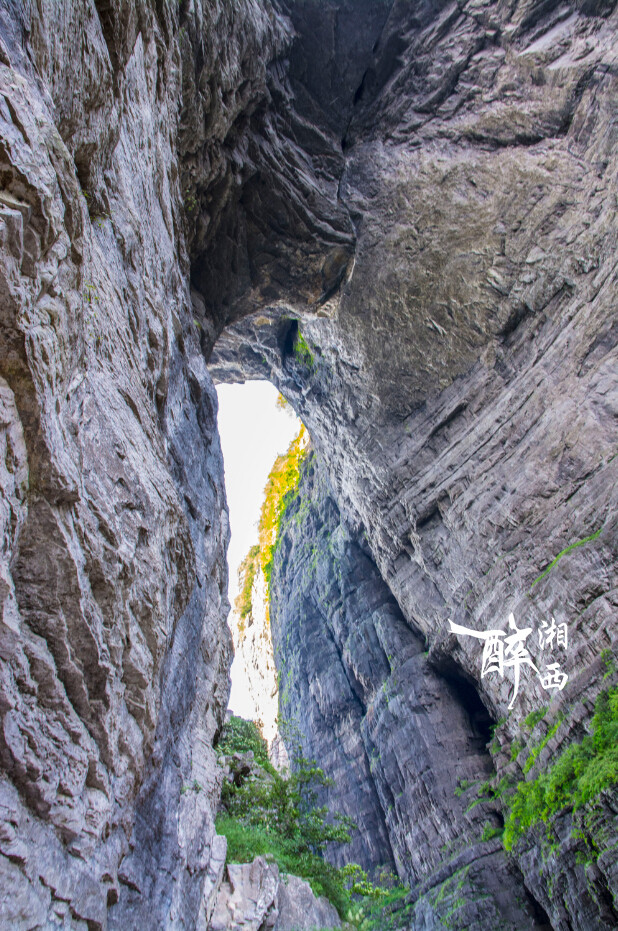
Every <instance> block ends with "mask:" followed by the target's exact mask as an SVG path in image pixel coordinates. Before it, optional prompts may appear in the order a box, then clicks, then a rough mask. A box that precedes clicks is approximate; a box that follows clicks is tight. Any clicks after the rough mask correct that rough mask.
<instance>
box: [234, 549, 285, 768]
mask: <svg viewBox="0 0 618 931" xmlns="http://www.w3.org/2000/svg"><path fill="white" fill-rule="evenodd" d="M255 562H256V568H255V575H254V577H253V584H252V585H251V596H250V608H249V610H248V611H247V613H246V614H244V615H243V614H242V613H241V610H240V609H239V605H238V604H237V605H235V606H234V608H233V610H232V612H231V613H230V621H229V623H230V628H231V631H232V639H233V642H234V656H235V660H236V662H237V663H238V664H239V665H240V667H241V669H242V671H243V677H242V681H243V686H244V688H245V692H246V694H245V696H244V697H245V698H246V699H247V702H248V703H249V704H250V706H251V715H250V716H251V719H252V720H253V721H256V722H258V723H259V725H260V730H261V733H262V736H263V737H264V739H265V740H266V741H267V743H268V747H269V750H270V748H272V746H273V742H274V741H275V739H276V738H277V737H278V733H279V731H278V728H277V718H278V715H279V687H278V682H277V670H276V668H275V660H274V656H273V643H272V637H271V633H270V610H269V603H268V596H269V593H268V588H267V586H266V580H265V578H264V572H263V570H262V566H261V565H260V564H259V560H258V559H257V557H256V560H255ZM239 581H240V583H241V586H242V584H243V582H244V578H239ZM234 710H235V709H232V711H234ZM278 744H279V741H277V746H278Z"/></svg>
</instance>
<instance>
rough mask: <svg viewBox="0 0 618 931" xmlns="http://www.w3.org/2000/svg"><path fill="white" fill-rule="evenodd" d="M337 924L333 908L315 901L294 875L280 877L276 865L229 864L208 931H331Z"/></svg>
mask: <svg viewBox="0 0 618 931" xmlns="http://www.w3.org/2000/svg"><path fill="white" fill-rule="evenodd" d="M340 927H341V921H340V919H339V915H338V914H337V912H336V911H335V909H334V908H333V906H332V905H331V904H330V903H329V902H328V900H327V899H324V898H316V896H315V895H314V894H313V892H312V891H311V886H310V885H309V883H308V882H305V880H303V879H299V878H298V876H284V875H281V874H280V873H279V868H278V867H277V864H276V863H269V862H267V861H266V860H265V859H264V857H256V858H255V860H254V861H253V863H230V865H229V866H228V868H227V879H226V880H224V882H223V883H222V885H221V889H220V891H219V895H218V898H217V902H216V906H215V910H214V913H213V916H212V919H211V923H210V925H209V929H210V931H245V929H246V931H315V929H316V928H319V929H320V931H322V929H324V931H333V929H334V928H340Z"/></svg>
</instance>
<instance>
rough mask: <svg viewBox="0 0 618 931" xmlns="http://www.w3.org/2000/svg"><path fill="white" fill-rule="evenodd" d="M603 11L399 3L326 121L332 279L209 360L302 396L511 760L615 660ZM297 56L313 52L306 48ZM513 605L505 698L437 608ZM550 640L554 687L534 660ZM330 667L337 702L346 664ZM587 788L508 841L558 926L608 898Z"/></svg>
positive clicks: (354, 500) (372, 549) (500, 621)
mask: <svg viewBox="0 0 618 931" xmlns="http://www.w3.org/2000/svg"><path fill="white" fill-rule="evenodd" d="M303 10H306V7H304V8H303ZM295 15H296V16H297V17H299V18H300V19H299V31H301V30H302V18H303V16H304V15H305V13H304V12H303V13H302V14H301V13H300V12H298V13H294V11H293V12H292V16H293V17H294V16H295ZM616 15H617V14H616V11H615V8H614V5H613V4H585V5H584V4H579V5H572V6H558V5H557V4H551V3H550V4H511V5H506V4H501V3H498V4H483V3H474V4H446V3H445V4H431V5H430V4H419V5H418V6H416V7H414V9H413V10H412V8H410V6H409V5H406V4H401V5H399V4H395V5H393V7H392V8H391V9H390V13H389V17H388V19H387V21H386V23H385V25H384V27H383V29H382V31H381V33H380V35H379V36H378V37H376V42H375V43H374V47H373V50H372V53H371V55H370V56H369V57H368V59H367V67H366V71H365V77H364V80H363V81H362V82H361V83H360V84H359V86H358V89H357V93H356V94H355V98H356V102H355V105H354V106H353V107H352V108H351V110H350V111H349V122H348V124H347V125H346V129H345V134H343V133H342V145H343V151H344V154H345V170H344V172H343V174H342V176H341V183H340V188H339V191H340V197H341V199H342V201H343V202H344V203H345V204H346V206H347V207H348V209H349V211H350V216H351V217H352V220H353V222H354V229H355V234H356V237H357V242H356V251H355V258H354V265H353V267H352V266H350V267H349V268H348V272H347V276H348V277H347V280H346V281H344V282H343V283H342V285H341V288H340V290H339V292H337V294H336V295H335V296H332V297H331V298H330V299H329V300H326V301H325V302H324V303H323V304H322V305H321V306H320V307H318V308H316V309H314V311H313V312H311V308H302V307H299V306H298V305H297V304H293V303H292V302H290V304H289V306H288V307H287V309H286V310H284V311H282V310H281V309H280V308H273V309H271V310H270V311H269V313H267V314H262V315H261V316H260V317H259V318H258V317H250V318H248V319H246V320H244V321H242V322H240V323H237V324H236V325H234V326H232V327H230V328H228V329H227V330H226V331H225V332H224V334H223V335H222V337H221V338H220V340H219V342H218V343H217V345H216V347H215V351H214V354H213V357H212V360H211V364H212V368H213V371H214V372H215V374H216V377H218V378H225V379H235V378H248V377H269V378H271V379H273V380H274V381H275V383H276V384H277V386H278V387H279V388H280V390H281V391H282V392H283V394H284V395H285V396H286V397H287V398H288V399H289V400H290V401H291V403H292V404H293V405H294V406H295V408H296V410H297V412H298V413H299V415H300V416H301V417H302V419H303V421H304V422H305V423H306V424H307V426H308V428H309V430H310V433H311V436H312V440H313V443H314V445H315V449H316V453H317V456H318V458H319V459H320V460H321V462H322V463H323V466H324V468H325V469H326V471H327V473H328V479H329V482H330V485H331V488H332V493H333V496H334V498H335V500H336V501H337V506H338V508H339V511H340V513H342V514H343V516H344V519H345V522H346V525H347V527H348V528H349V532H350V533H351V535H352V538H353V539H355V540H359V539H363V540H364V541H365V542H364V543H363V546H365V547H366V549H367V551H368V552H369V553H370V555H371V558H372V559H373V561H374V562H375V565H376V566H377V568H378V570H379V574H380V575H381V577H382V579H383V580H384V581H385V582H386V584H387V586H388V589H389V590H390V592H391V594H392V595H393V596H394V598H395V600H396V602H397V604H398V607H399V609H400V611H401V613H402V616H403V618H404V620H405V623H406V625H407V626H408V628H409V629H410V631H411V633H413V634H415V635H417V636H420V637H421V638H422V640H424V642H425V644H426V649H428V651H429V659H430V661H431V663H432V665H433V667H434V669H435V670H436V672H438V673H440V674H442V675H443V676H445V677H447V678H448V677H450V678H451V679H452V680H455V681H457V682H461V681H464V682H466V683H468V684H469V685H472V686H473V688H474V695H475V696H476V697H470V701H471V702H472V703H473V704H472V707H475V706H477V705H476V703H477V700H478V702H480V704H481V706H482V707H483V708H484V709H485V711H486V713H487V715H488V716H489V718H490V720H491V721H493V722H495V723H496V724H498V723H499V725H500V726H499V728H498V730H497V733H496V737H495V742H494V748H495V749H496V751H497V752H496V754H495V760H494V762H495V764H496V766H497V769H498V772H499V773H500V774H505V773H506V771H507V769H508V770H509V773H510V774H511V775H512V776H513V778H514V779H515V780H517V779H522V778H525V779H527V780H532V779H534V778H535V777H536V776H538V775H539V773H540V772H541V771H542V770H543V768H544V767H547V766H548V765H549V763H550V762H551V761H552V760H553V759H556V758H557V757H558V756H559V754H560V752H561V751H562V750H564V749H565V748H566V747H568V746H569V745H570V744H572V743H573V742H576V741H578V740H580V739H581V738H582V737H583V736H584V735H585V734H586V733H587V732H588V731H589V729H590V723H591V716H592V712H593V708H594V702H595V699H596V696H597V695H598V694H599V693H600V692H601V691H603V690H605V689H606V688H607V687H608V686H609V685H611V684H612V680H611V678H610V679H609V680H608V679H606V678H604V677H605V676H606V671H607V667H606V665H605V663H604V662H603V660H602V658H601V655H602V654H603V652H604V651H605V650H611V649H612V645H614V648H615V640H616V622H615V618H616V539H617V536H616V490H615V489H616V467H617V466H616V458H615V448H616V412H617V405H618V392H617V386H616V376H615V372H616V326H615V309H614V306H613V304H614V302H613V293H614V290H615V284H616V268H615V255H616V245H617V242H616V225H615V222H614V216H615V198H616V192H617V187H616V136H615V124H614V122H613V118H612V117H611V115H610V114H611V112H612V104H611V101H612V99H613V96H614V95H615V92H616V78H615V73H614V71H615V69H614V64H613V62H614V58H615V51H616V25H617V20H616ZM330 28H335V30H336V27H332V24H328V25H324V29H330ZM301 35H302V32H301ZM296 41H297V43H298V44H302V43H303V42H304V41H307V42H309V43H310V42H311V41H313V40H308V39H307V40H305V39H304V38H303V37H299V38H298V39H297V40H296ZM316 41H320V40H319V39H318V40H316ZM331 47H337V43H336V42H334V43H333V45H332V46H331ZM299 54H300V52H299ZM293 55H294V52H292V56H293ZM304 60H305V62H306V59H304ZM322 72H324V69H322ZM295 80H296V81H297V82H298V83H299V84H302V85H303V87H304V88H305V90H306V88H307V87H308V86H309V85H310V84H311V82H319V77H318V75H317V73H315V72H313V71H312V70H311V68H310V65H309V64H308V63H307V62H306V68H305V71H304V72H303V73H302V74H300V72H299V73H296V76H295ZM327 80H328V78H327V77H325V78H324V81H326V82H327ZM295 86H296V85H295ZM303 93H304V92H303V89H302V88H301V89H299V90H298V92H297V100H298V101H304V100H305V99H306V98H305V96H303ZM311 97H312V104H313V105H315V101H316V94H312V95H311ZM299 105H301V104H299ZM324 120H325V125H326V122H327V120H326V117H324ZM301 337H302V338H301ZM307 545H309V542H307ZM290 571H291V572H292V577H293V571H294V570H293V569H291V570H290ZM286 579H287V570H286ZM283 597H285V595H283ZM511 614H512V615H513V617H514V622H515V623H516V624H517V626H518V627H519V629H520V630H523V629H528V628H530V631H531V635H530V639H529V640H528V647H529V648H530V651H531V652H530V657H531V659H532V661H533V662H534V663H535V665H536V666H537V668H538V670H539V673H540V674H539V675H537V674H536V672H535V671H534V670H533V669H532V668H531V667H530V666H526V668H524V669H523V670H522V679H521V684H520V687H519V692H518V695H517V698H516V700H515V702H514V703H513V694H514V680H513V676H512V675H510V674H507V675H504V676H500V675H493V676H491V675H487V676H485V677H483V678H482V677H481V652H482V650H481V648H480V647H479V641H478V640H477V639H475V638H474V637H470V636H467V637H466V636H456V635H454V634H452V633H450V627H449V624H448V620H449V619H451V620H452V621H453V622H455V623H456V624H459V625H462V626H465V627H467V628H471V629H473V630H476V631H477V632H483V631H486V630H488V629H496V628H498V629H500V630H501V631H504V632H505V634H506V633H508V632H509V631H508V628H507V624H508V619H509V616H510V615H511ZM551 618H554V619H555V621H556V624H558V625H566V627H567V629H568V636H569V647H568V650H567V651H564V652H562V653H561V652H560V651H558V652H556V653H554V654H553V655H552V653H551V651H549V652H548V653H547V654H545V653H544V652H543V649H542V646H541V641H540V640H539V636H538V634H539V631H540V630H542V629H543V626H544V625H545V624H547V625H549V624H550V622H551ZM324 624H325V625H326V627H327V629H329V628H328V624H332V619H331V618H329V617H328V615H326V616H325V618H324ZM325 636H326V635H325ZM325 642H326V641H325ZM327 642H328V643H329V647H328V649H329V650H330V649H332V644H331V643H330V635H328V637H327ZM312 652H313V649H312ZM554 661H559V665H561V668H562V669H563V671H564V672H565V673H566V674H567V675H568V677H569V678H568V683H567V684H566V686H565V687H564V689H563V690H561V691H559V690H558V689H557V687H556V688H554V689H553V690H552V689H551V688H550V689H549V690H548V689H546V688H544V686H543V684H542V679H543V678H544V673H545V672H546V670H547V667H548V664H550V663H552V662H554ZM282 663H283V666H282V671H285V670H284V667H285V663H286V660H285V659H284V660H282ZM294 670H295V671H296V672H297V673H298V675H301V673H302V672H303V670H302V669H301V668H300V667H297V666H296V665H294ZM314 671H315V672H317V669H316V670H314ZM311 681H315V679H314V677H313V676H312V680H311ZM318 681H319V679H318ZM305 687H306V686H305ZM314 688H315V689H316V696H315V697H314V702H315V706H316V708H317V709H319V707H320V701H321V700H322V698H321V695H322V690H321V687H320V686H319V685H317V684H316V685H314ZM324 691H325V692H326V693H327V694H328V692H329V691H332V695H333V696H334V695H335V694H340V695H341V701H342V702H343V705H344V706H345V705H346V702H347V701H349V695H350V688H349V687H348V686H346V685H345V683H343V684H342V686H341V692H340V693H339V692H337V689H336V688H335V686H334V685H333V689H332V690H330V689H326V687H325V688H324ZM470 694H471V695H472V693H470ZM329 700H330V701H332V702H333V704H334V705H335V706H336V700H335V698H334V697H331V699H329ZM546 707H548V711H547V719H546V721H543V722H542V723H540V724H538V725H537V728H536V731H535V733H534V734H533V735H531V734H530V733H529V732H528V730H527V729H526V726H525V721H526V720H527V719H528V717H529V715H530V714H533V713H534V712H537V711H539V709H544V708H546ZM310 713H311V712H309V711H307V712H306V714H307V715H309V714H310ZM315 713H316V716H317V715H318V711H316V712H315ZM563 718H564V721H565V722H566V723H563V724H562V725H561V726H560V727H559V728H558V729H557V730H556V731H555V732H554V730H553V729H554V726H555V724H556V723H557V722H559V721H561V720H562V719H563ZM314 723H315V722H314ZM324 739H325V740H326V741H327V745H328V746H329V747H330V745H331V744H330V741H331V737H330V736H327V737H325V738H324ZM450 739H451V740H453V739H454V737H453V736H451V738H450ZM517 742H519V744H520V745H521V744H522V743H523V744H527V745H528V749H530V748H531V747H532V746H533V745H534V744H536V747H537V751H538V752H537V753H535V756H534V758H533V759H532V761H531V765H530V766H529V767H528V766H527V763H526V755H525V754H524V755H523V756H522V757H520V761H521V762H518V760H517V754H515V759H513V760H511V754H512V753H513V746H514V745H515V746H517ZM541 745H542V746H541ZM539 747H540V750H539V749H538V748H539ZM500 750H501V752H498V751H500ZM318 757H319V754H318ZM524 764H525V765H526V767H527V769H526V772H525V773H524V772H523V766H524ZM411 778H414V777H411ZM344 795H345V789H344ZM434 802H435V800H434V799H432V802H428V804H432V803H434ZM597 804H598V805H599V806H600V809H599V811H598V821H597V828H595V826H594V823H593V822H594V819H593V822H589V823H588V827H586V826H583V827H582V826H578V825H575V828H576V833H575V838H577V837H579V838H580V842H579V843H577V842H575V839H574V837H573V835H572V833H571V829H572V827H573V823H572V819H571V818H570V816H569V815H565V819H564V822H558V821H557V822H556V825H555V831H556V833H555V836H554V841H553V848H552V849H551V850H549V849H546V850H545V854H544V857H545V860H544V861H543V862H541V860H540V857H541V853H540V849H541V846H542V845H541V837H540V836H539V835H538V834H537V835H534V834H533V835H531V836H530V838H529V851H528V853H525V851H524V847H525V846H526V844H525V842H524V841H522V842H521V843H522V846H521V847H520V848H519V851H520V852H519V854H518V862H519V866H520V868H521V869H522V871H523V874H524V878H525V883H526V886H527V888H528V889H529V890H531V891H533V894H534V898H535V899H536V901H537V902H538V904H539V912H538V914H539V915H540V916H541V918H540V919H539V920H544V919H543V912H545V913H546V915H547V916H548V920H549V922H550V923H551V925H552V927H555V928H567V927H573V928H575V927H577V928H582V929H583V928H592V927H595V928H597V927H598V928H601V927H607V926H609V927H612V926H614V924H615V923H616V921H617V920H618V919H617V918H616V905H615V902H614V900H613V895H612V890H613V889H614V887H615V881H614V870H615V856H614V854H613V853H612V845H613V844H614V842H615V805H616V803H615V797H614V794H612V792H611V791H610V790H607V791H606V793H605V795H604V796H602V797H600V798H599V799H598V801H597ZM447 807H448V812H449V813H448V814H447V810H446V809H444V810H443V813H442V814H441V815H439V816H437V817H440V818H441V819H442V820H447V819H449V818H451V817H452V814H451V812H452V809H451V807H450V805H449V806H447ZM605 822H607V824H608V826H607V829H603V830H602V831H600V833H599V830H598V825H599V824H601V823H605ZM560 824H563V826H562V827H561V826H560ZM578 831H579V832H580V833H579V834H578V833H577V832H578ZM582 838H583V839H582ZM588 846H591V847H595V849H596V853H595V855H594V857H593V858H592V860H591V861H590V863H591V865H590V866H589V867H587V866H586V862H588V860H589V859H590V858H589V857H588V855H587V854H586V852H585V851H586V849H587V847H588ZM558 889H560V890H562V892H563V893H564V895H561V894H558V893H557V892H556V891H555V890H558ZM567 890H568V891H567ZM419 920H420V919H419Z"/></svg>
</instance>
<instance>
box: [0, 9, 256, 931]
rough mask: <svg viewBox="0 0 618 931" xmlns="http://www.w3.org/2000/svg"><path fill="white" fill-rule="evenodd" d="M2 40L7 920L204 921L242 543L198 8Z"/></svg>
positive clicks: (35, 30)
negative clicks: (208, 261) (207, 346)
mask: <svg viewBox="0 0 618 931" xmlns="http://www.w3.org/2000/svg"><path fill="white" fill-rule="evenodd" d="M193 12H194V15H195V16H196V17H197V16H198V13H200V15H202V17H203V20H204V21H203V22H202V27H203V29H204V30H207V29H208V28H209V27H213V22H214V19H210V17H214V18H215V19H216V10H215V9H214V8H213V7H211V6H209V8H208V11H207V14H206V13H205V12H204V11H197V10H194V11H193ZM256 15H257V14H256ZM213 28H214V27H213ZM269 28H270V27H267V28H266V32H269ZM221 29H222V30H223V32H222V35H225V36H226V38H227V29H226V27H225V24H224V23H222V24H221ZM251 35H252V41H257V40H254V37H253V36H254V31H253V29H251ZM0 37H1V41H0V82H1V87H2V95H3V96H2V98H1V100H2V106H1V108H0V120H1V121H2V130H1V131H2V147H1V149H0V153H1V154H0V159H1V171H2V191H1V193H0V231H1V232H0V237H1V248H2V253H1V258H0V293H1V302H0V303H1V308H2V309H1V314H2V321H1V322H2V335H1V347H2V349H1V354H0V374H1V400H2V451H3V456H2V470H1V476H2V477H1V486H2V509H1V519H2V527H3V530H2V570H1V572H2V613H1V618H2V619H1V621H0V644H1V650H0V652H1V657H2V680H1V686H0V694H1V699H0V716H1V724H0V764H1V768H2V779H1V782H0V806H1V811H2V829H1V835H0V837H1V841H0V851H1V854H2V856H1V857H0V871H1V875H2V881H1V884H0V885H1V888H2V893H1V900H0V924H1V925H2V926H3V927H7V928H8V927H11V928H21V927H24V928H26V927H27V928H32V927H40V928H48V927H56V926H62V927H74V928H77V927H80V928H86V927H88V928H104V927H118V926H120V927H124V928H128V927H131V928H141V927H145V926H147V925H154V926H157V927H195V926H196V921H197V919H198V914H199V913H200V909H203V908H204V902H203V900H202V893H203V888H204V884H205V883H206V881H207V878H208V869H209V861H211V860H212V859H213V850H214V849H215V848H216V846H217V845H216V842H215V840H214V823H213V816H212V811H213V807H214V805H215V804H216V799H217V796H218V790H219V785H218V779H219V777H218V773H217V768H216V764H215V757H214V752H213V750H212V741H213V737H214V735H215V733H216V731H217V729H218V727H219V726H220V724H221V720H222V716H223V713H224V711H225V705H226V701H227V693H228V666H229V658H230V642H229V640H230V638H229V635H228V633H227V629H226V626H225V615H226V613H227V608H228V605H227V594H226V591H227V569H226V565H225V547H226V543H227V537H228V525H227V515H226V511H225V494H224V490H223V471H222V462H221V454H220V449H219V442H218V437H217V431H216V397H215V393H214V389H213V386H212V382H211V379H210V377H209V375H208V373H207V371H206V366H205V363H204V359H203V355H202V352H201V348H200V344H199V339H198V333H199V331H198V330H197V328H196V326H195V324H194V323H193V312H192V308H191V300H190V293H189V284H188V268H189V261H188V252H187V243H188V236H187V233H186V217H185V210H184V208H183V196H182V188H181V184H180V179H179V152H180V151H181V150H182V141H181V137H182V132H181V130H182V125H181V124H179V118H178V108H179V103H180V102H181V100H182V88H183V86H184V79H183V59H182V57H181V54H180V51H179V47H180V42H181V38H180V36H179V25H178V22H177V18H176V11H175V10H172V8H171V6H170V5H166V4H154V3H153V4H148V3H141V2H140V3H124V2H122V3H121V2H118V3H112V4H104V3H97V4H94V3H85V4H74V3H72V2H66V3H62V2H58V3H57V2H54V3H49V4H47V3H44V4H42V5H41V4H39V5H36V6H35V5H33V4H30V3H25V4H24V3H21V2H15V3H13V2H9V3H8V4H3V6H2V9H1V10H0ZM270 41H271V39H268V40H266V39H264V46H263V47H264V48H267V47H270V46H269V45H268V42H270ZM272 41H274V40H272ZM241 46H242V43H241V42H239V47H238V49H236V51H232V47H231V46H230V55H231V57H232V58H233V57H234V55H241V54H242V48H241ZM191 58H192V55H191V56H190V57H189V60H190V59H191ZM237 64H238V68H239V70H240V64H239V63H237ZM204 67H205V68H206V65H204ZM232 70H233V69H232ZM215 71H216V69H213V72H212V77H213V83H212V89H213V92H214V93H215V95H219V94H221V93H222V91H221V89H220V87H219V79H218V78H217V77H215ZM191 76H192V77H194V78H199V76H200V75H199V71H198V72H196V70H195V68H194V67H193V65H192V66H191ZM219 77H221V74H220V71H219ZM226 78H229V72H228V73H227V74H226ZM243 80H244V77H243ZM224 109H225V111H226V112H225V114H224V113H222V112H221V111H220V112H219V115H218V121H219V122H218V123H217V126H218V127H219V129H221V128H222V127H223V125H224V124H225V123H226V120H227V121H228V122H229V121H231V122H233V120H234V119H235V118H236V114H237V112H238V106H237V105H232V104H230V105H229V106H228V107H227V108H224ZM194 141H195V140H194ZM202 155H203V156H204V155H205V152H202ZM187 788H189V791H185V790H186V789H187ZM219 854H220V851H219ZM219 854H218V855H219ZM215 859H216V857H215Z"/></svg>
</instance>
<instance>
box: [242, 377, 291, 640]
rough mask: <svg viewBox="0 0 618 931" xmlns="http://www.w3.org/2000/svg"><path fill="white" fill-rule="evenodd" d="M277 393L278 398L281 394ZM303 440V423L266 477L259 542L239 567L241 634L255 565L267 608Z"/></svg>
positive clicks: (250, 605)
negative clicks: (260, 576)
mask: <svg viewBox="0 0 618 931" xmlns="http://www.w3.org/2000/svg"><path fill="white" fill-rule="evenodd" d="M279 397H280V398H281V395H279ZM282 401H283V398H282ZM284 403H287V402H284ZM306 440H307V433H306V430H305V428H304V426H301V428H300V430H299V432H298V435H297V436H296V438H295V439H293V440H292V442H291V443H290V445H289V446H288V448H287V450H286V452H285V453H284V454H283V455H282V456H277V458H276V459H275V462H274V464H273V467H272V469H271V470H270V473H269V475H268V479H267V481H266V486H265V488H264V501H263V503H262V511H261V514H260V520H259V524H258V541H259V542H258V543H256V544H255V546H252V547H251V549H250V550H249V552H248V553H247V555H246V556H245V558H244V559H243V561H242V563H241V564H240V568H239V570H238V576H239V581H240V591H239V594H238V596H237V598H236V601H235V602H234V605H235V608H236V611H237V612H238V615H239V618H240V621H239V624H238V630H239V633H240V636H241V637H242V636H243V634H244V631H245V624H244V621H245V618H246V617H248V615H249V614H250V613H251V608H252V603H251V592H252V589H253V583H254V581H255V576H256V573H257V571H258V567H261V569H262V572H263V573H264V579H265V580H266V589H267V597H266V605H267V608H266V610H267V611H268V601H269V594H268V588H269V585H270V574H271V572H272V564H273V557H274V554H275V549H276V547H277V539H278V536H279V528H280V526H281V521H282V519H283V515H284V514H285V511H286V508H287V506H288V505H289V503H290V501H291V500H292V499H293V497H294V495H295V494H296V490H297V488H298V482H299V479H300V470H301V466H302V463H303V462H304V460H305V458H306V455H307V448H306ZM267 620H268V618H267Z"/></svg>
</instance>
